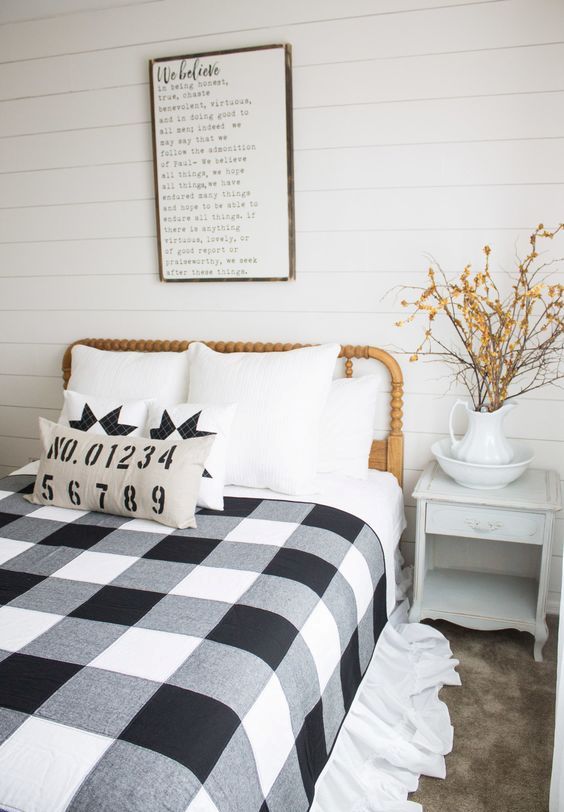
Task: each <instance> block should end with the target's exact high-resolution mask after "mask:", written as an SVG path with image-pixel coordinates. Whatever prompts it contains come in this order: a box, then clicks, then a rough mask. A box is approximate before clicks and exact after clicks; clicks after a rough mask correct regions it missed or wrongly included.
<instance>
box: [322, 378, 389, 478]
mask: <svg viewBox="0 0 564 812" xmlns="http://www.w3.org/2000/svg"><path fill="white" fill-rule="evenodd" d="M378 390H379V382H378V378H377V376H376V375H366V376H364V377H362V378H351V379H347V378H339V379H337V380H335V381H333V383H332V384H331V389H330V391H329V397H328V399H327V403H326V406H325V409H324V411H323V416H322V418H321V433H320V440H319V458H318V462H317V470H318V471H319V472H320V473H330V472H335V473H339V474H345V476H350V477H355V478H356V479H366V477H367V474H368V455H369V454H370V447H371V445H372V439H373V437H374V414H375V412H376V395H377V394H378Z"/></svg>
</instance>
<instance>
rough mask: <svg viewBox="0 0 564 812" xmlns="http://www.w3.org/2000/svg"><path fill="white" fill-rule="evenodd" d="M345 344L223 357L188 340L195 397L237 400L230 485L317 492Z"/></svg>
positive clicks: (201, 400) (206, 400) (204, 400)
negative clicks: (323, 421)
mask: <svg viewBox="0 0 564 812" xmlns="http://www.w3.org/2000/svg"><path fill="white" fill-rule="evenodd" d="M339 350H340V346H339V345H338V344H326V345H322V346H319V347H305V348H303V349H300V350H290V351H288V352H272V353H270V352H269V353H228V354H225V355H224V354H222V353H219V352H214V351H213V350H210V349H209V348H208V347H206V346H205V345H204V344H199V343H195V344H191V345H190V349H189V350H188V355H189V358H190V401H195V402H198V403H237V412H236V414H235V419H234V421H233V429H232V432H231V440H230V442H229V448H228V457H227V471H226V482H227V483H228V484H230V483H232V484H234V485H245V486H248V487H254V488H271V489H272V490H275V491H280V492H282V493H291V494H298V493H308V492H311V490H312V488H313V481H314V478H315V473H316V465H317V452H318V444H319V423H320V418H321V413H322V411H323V407H324V406H325V402H326V400H327V395H328V392H329V387H330V386H331V379H332V375H333V371H334V368H335V361H336V359H337V356H338V354H339Z"/></svg>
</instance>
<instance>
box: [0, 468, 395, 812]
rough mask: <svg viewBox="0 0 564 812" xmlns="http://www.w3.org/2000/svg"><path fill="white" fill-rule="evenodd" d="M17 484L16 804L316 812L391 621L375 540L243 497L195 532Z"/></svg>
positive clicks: (6, 709) (9, 699)
mask: <svg viewBox="0 0 564 812" xmlns="http://www.w3.org/2000/svg"><path fill="white" fill-rule="evenodd" d="M32 485H33V478H32V477H29V476H28V477H25V476H12V477H8V478H5V479H3V480H0V604H1V608H0V808H2V809H9V810H13V809H15V810H22V812H59V811H60V810H72V812H94V811H95V812H102V811H103V810H108V812H109V811H110V810H111V812H153V811H155V812H156V810H159V812H161V811H166V812H218V811H219V812H269V811H270V812H301V810H307V809H308V808H309V806H310V804H311V801H312V798H313V793H314V785H315V781H316V779H317V777H318V776H319V774H320V772H321V770H322V768H323V766H324V764H325V762H326V761H327V758H328V754H329V752H330V750H331V747H332V745H333V743H334V740H335V737H336V735H337V733H338V731H339V728H340V726H341V724H342V722H343V719H344V717H345V715H346V713H347V710H348V708H349V706H350V704H351V702H352V699H353V697H354V695H355V692H356V690H357V688H358V685H359V683H360V681H361V678H362V676H363V673H364V671H365V670H366V668H367V665H368V662H369V660H370V657H371V655H372V652H373V649H374V645H375V642H376V639H377V638H378V635H379V633H380V631H381V629H382V628H383V626H384V624H385V622H386V608H385V596H386V586H385V573H384V563H383V554H382V549H381V546H380V543H379V540H378V538H377V536H376V535H375V534H374V532H373V531H372V530H371V529H370V528H369V527H368V526H367V525H365V524H364V523H363V522H362V521H361V520H360V519H358V518H356V517H355V516H352V515H350V514H348V513H345V512H342V511H340V510H336V509H334V508H330V507H323V506H320V505H316V504H311V503H302V502H286V501H277V500H261V499H251V498H245V499H243V498H241V499H235V498H227V499H226V504H225V511H224V512H215V511H210V510H201V511H200V512H199V513H198V515H197V521H198V528H197V529H196V530H172V529H169V528H167V527H164V526H163V525H156V524H154V523H152V522H147V521H143V520H138V519H134V520H128V519H127V518H122V517H116V516H109V515H104V514H101V513H87V512H83V511H78V510H77V511H69V510H64V509H60V508H53V507H39V508H38V507H37V506H36V505H31V504H30V503H28V502H27V501H26V500H24V499H23V496H22V494H23V493H29V492H31V490H32Z"/></svg>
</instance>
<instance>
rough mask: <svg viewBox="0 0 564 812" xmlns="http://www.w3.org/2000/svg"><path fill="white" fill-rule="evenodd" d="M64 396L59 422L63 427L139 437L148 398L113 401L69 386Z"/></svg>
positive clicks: (143, 425)
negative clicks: (121, 401)
mask: <svg viewBox="0 0 564 812" xmlns="http://www.w3.org/2000/svg"><path fill="white" fill-rule="evenodd" d="M64 398H65V400H64V405H63V410H62V412H61V415H60V417H59V421H58V422H59V423H62V424H63V425H65V426H70V428H73V429H78V430H79V431H85V432H90V433H91V434H107V435H108V436H110V437H128V436H131V437H138V436H140V435H142V434H143V432H144V429H145V425H146V423H147V417H148V411H149V409H148V402H147V401H144V400H136V401H127V402H125V403H116V402H115V401H113V400H105V399H101V398H96V397H92V396H91V395H83V394H81V393H79V392H73V391H72V390H70V389H67V390H66V392H65V393H64Z"/></svg>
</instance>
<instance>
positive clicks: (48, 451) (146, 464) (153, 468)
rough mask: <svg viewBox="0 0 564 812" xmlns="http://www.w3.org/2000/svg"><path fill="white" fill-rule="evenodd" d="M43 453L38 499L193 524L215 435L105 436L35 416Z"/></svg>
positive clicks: (33, 498)
mask: <svg viewBox="0 0 564 812" xmlns="http://www.w3.org/2000/svg"><path fill="white" fill-rule="evenodd" d="M39 429H40V434H41V442H42V445H43V453H42V455H41V459H40V462H39V471H38V474H37V479H36V481H35V487H34V490H33V494H32V495H31V496H29V497H26V498H27V499H28V500H29V501H30V502H33V503H34V504H36V505H56V506H58V507H64V508H71V509H76V508H79V509H81V510H97V511H101V512H103V513H114V514H117V515H118V516H128V517H129V518H131V519H153V520H154V521H157V522H161V524H166V525H168V526H169V527H180V528H184V527H196V520H195V518H194V509H195V506H196V497H197V495H198V489H199V487H200V479H201V476H202V472H203V470H204V467H205V464H206V461H207V458H208V457H209V453H210V451H211V448H212V445H213V442H214V438H213V436H212V435H208V436H207V437H196V438H195V439H193V440H183V441H181V442H180V441H178V440H148V439H147V438H146V437H139V438H135V439H134V440H131V439H130V438H128V437H125V438H122V437H106V436H104V435H96V436H94V435H92V434H87V433H85V432H83V431H78V430H77V429H71V428H67V427H66V426H61V425H60V424H59V423H51V422H50V421H49V420H45V419H44V418H41V417H40V418H39Z"/></svg>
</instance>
